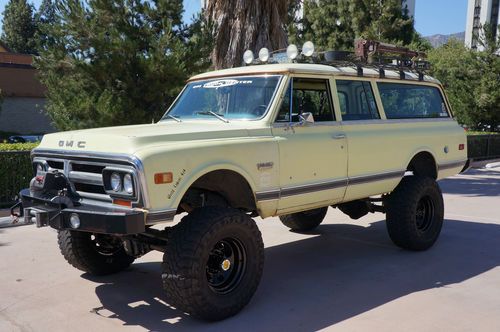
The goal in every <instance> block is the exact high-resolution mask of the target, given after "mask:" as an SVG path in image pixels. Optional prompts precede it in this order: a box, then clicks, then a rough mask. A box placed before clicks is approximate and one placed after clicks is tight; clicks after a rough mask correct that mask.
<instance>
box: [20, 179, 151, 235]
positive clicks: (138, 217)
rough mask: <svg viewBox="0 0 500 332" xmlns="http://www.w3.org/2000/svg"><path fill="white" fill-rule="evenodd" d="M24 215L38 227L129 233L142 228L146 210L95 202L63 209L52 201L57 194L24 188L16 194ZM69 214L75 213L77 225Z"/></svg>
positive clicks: (134, 232) (142, 229)
mask: <svg viewBox="0 0 500 332" xmlns="http://www.w3.org/2000/svg"><path fill="white" fill-rule="evenodd" d="M19 196H20V199H21V202H22V208H23V209H24V218H25V219H26V221H27V222H35V223H36V225H37V227H43V226H50V227H52V228H55V229H58V230H65V229H69V230H74V231H82V232H92V233H102V234H116V235H128V234H138V233H143V232H144V231H145V213H144V212H142V211H134V210H124V209H116V208H110V207H105V206H97V205H79V206H72V207H65V208H62V207H61V205H60V204H58V203H55V202H54V201H55V198H57V196H51V195H47V194H41V193H34V192H31V191H30V190H29V189H23V190H22V191H21V192H20V193H19ZM71 215H76V216H78V219H79V221H80V224H79V226H78V227H77V228H75V227H72V225H71V223H70V217H71Z"/></svg>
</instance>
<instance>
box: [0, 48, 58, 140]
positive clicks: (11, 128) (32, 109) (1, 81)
mask: <svg viewBox="0 0 500 332" xmlns="http://www.w3.org/2000/svg"><path fill="white" fill-rule="evenodd" d="M32 61H33V57H32V56H31V55H29V54H19V53H13V52H10V50H9V49H8V48H7V47H6V46H5V45H3V44H1V43H0V90H1V93H2V99H3V101H2V104H1V105H0V108H1V111H0V131H2V132H9V133H17V134H45V133H49V132H53V131H55V129H54V127H53V126H52V125H51V121H50V119H49V117H48V116H47V115H46V113H45V111H44V106H45V93H46V89H45V87H44V86H43V85H42V84H41V83H40V82H39V81H38V79H37V76H36V69H35V68H33V66H32Z"/></svg>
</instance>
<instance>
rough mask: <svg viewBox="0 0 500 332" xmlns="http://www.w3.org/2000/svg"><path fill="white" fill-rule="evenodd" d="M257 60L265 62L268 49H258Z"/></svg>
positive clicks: (267, 58)
mask: <svg viewBox="0 0 500 332" xmlns="http://www.w3.org/2000/svg"><path fill="white" fill-rule="evenodd" d="M259 60H260V61H262V62H267V60H269V50H268V49H267V48H265V47H263V48H261V49H260V51H259Z"/></svg>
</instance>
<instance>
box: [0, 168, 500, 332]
mask: <svg viewBox="0 0 500 332" xmlns="http://www.w3.org/2000/svg"><path fill="white" fill-rule="evenodd" d="M440 185H441V188H442V190H443V192H444V193H445V195H444V198H445V210H446V211H445V218H446V221H445V224H444V228H443V231H442V234H441V237H440V239H439V240H438V242H437V243H436V245H435V246H434V247H433V248H431V249H430V250H428V251H426V252H408V251H404V250H401V249H399V248H397V247H395V246H394V245H393V244H392V243H391V241H390V239H389V237H388V235H387V232H386V229H385V223H384V215H382V214H378V213H377V214H371V215H369V216H366V217H363V218H362V219H361V220H358V221H352V220H350V219H349V218H348V217H347V216H345V215H343V214H342V213H341V212H339V211H338V210H334V209H330V210H329V213H328V216H327V219H326V220H325V222H324V223H323V224H322V225H321V226H320V227H318V229H317V230H316V231H315V232H313V233H310V234H307V235H304V234H296V233H292V232H289V231H288V230H287V229H286V228H285V227H284V226H282V225H281V223H280V222H279V220H278V219H277V218H272V219H266V220H260V219H259V220H258V221H257V222H258V225H259V228H260V229H261V232H262V234H263V238H264V243H265V246H266V251H265V254H266V263H265V269H264V275H263V279H262V281H261V284H260V287H259V289H258V291H257V293H256V294H255V296H254V298H253V299H252V301H251V302H250V304H249V305H248V306H247V307H246V308H245V309H244V310H243V311H242V312H241V313H240V314H238V315H237V316H235V317H233V318H230V319H227V320H225V321H222V322H218V323H205V322H200V321H197V320H194V319H192V318H191V317H189V316H187V315H185V314H183V313H181V312H179V311H177V310H175V309H174V308H172V307H170V306H169V305H168V304H167V303H165V300H164V299H165V297H164V296H163V294H162V293H163V291H162V288H161V279H160V264H159V262H160V261H161V253H158V252H152V253H149V254H147V255H146V256H144V257H142V258H141V259H138V260H137V261H136V262H135V264H133V265H132V267H131V268H130V269H129V270H127V271H125V272H123V273H120V274H116V275H112V276H107V277H99V278H95V277H91V276H88V275H86V274H82V273H81V272H80V271H78V270H76V269H74V268H72V267H70V266H69V265H68V264H67V263H66V262H65V261H64V259H63V258H62V256H61V255H60V254H59V250H58V248H57V239H56V232H55V231H54V230H52V229H50V228H43V229H36V228H35V227H34V226H21V227H14V228H4V229H0V331H69V330H70V331H89V330H93V331H118V330H120V331H121V330H131V331H136V330H137V331H142V330H154V331H167V330H168V331H183V330H190V331H193V330H201V329H203V330H208V331H211V330H213V331H220V330H228V331H286V330H288V331H296V330H299V331H313V330H320V329H326V330H331V331H335V330H342V331H346V330H347V331H370V330H377V331H437V330H440V331H500V167H499V168H491V169H480V170H472V171H469V172H468V173H467V174H466V175H460V176H455V177H452V178H449V179H446V180H444V181H441V182H440Z"/></svg>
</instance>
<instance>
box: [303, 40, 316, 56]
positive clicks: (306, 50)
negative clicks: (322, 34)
mask: <svg viewBox="0 0 500 332" xmlns="http://www.w3.org/2000/svg"><path fill="white" fill-rule="evenodd" d="M313 53H314V44H313V43H312V42H310V41H306V42H305V43H304V45H302V54H304V55H305V56H311V55H313Z"/></svg>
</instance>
